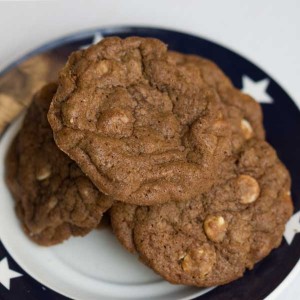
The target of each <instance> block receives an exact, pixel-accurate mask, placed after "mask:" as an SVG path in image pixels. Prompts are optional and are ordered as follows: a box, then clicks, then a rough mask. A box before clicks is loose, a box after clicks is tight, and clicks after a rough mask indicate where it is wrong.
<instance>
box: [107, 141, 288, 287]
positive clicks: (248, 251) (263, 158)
mask: <svg viewBox="0 0 300 300" xmlns="http://www.w3.org/2000/svg"><path fill="white" fill-rule="evenodd" d="M216 175H217V176H218V178H219V182H218V183H216V184H215V185H214V186H213V188H212V189H211V190H210V191H209V192H208V193H205V194H202V195H200V196H198V197H197V198H195V199H193V200H190V201H188V202H177V203H175V202H170V203H167V204H164V205H155V206H151V207H141V206H133V205H131V206H128V205H124V204H118V205H116V206H115V207H113V208H112V210H111V221H112V226H113V229H114V231H115V232H116V233H117V237H118V238H119V240H120V241H121V242H122V243H123V245H124V246H125V247H126V248H127V249H129V250H130V251H132V252H133V251H135V250H136V251H137V252H138V254H139V255H140V258H141V260H142V261H143V262H145V263H146V264H147V265H148V266H150V267H151V268H153V269H154V270H155V271H156V272H157V273H158V274H160V275H161V276H163V277H164V278H165V279H166V280H168V281H170V282H172V283H177V284H186V285H195V286H201V287H207V286H213V285H220V284H225V283H228V282H230V281H232V280H234V279H237V278H238V277H240V276H242V275H243V273H244V271H245V269H246V268H248V269H251V268H253V265H254V264H255V263H256V262H258V261H259V260H261V259H262V258H264V257H265V256H267V255H268V254H269V253H270V251H271V250H272V249H274V248H276V247H278V246H279V244H280V242H281V240H282V234H283V232H284V227H285V223H286V222H287V220H288V219H289V217H290V216H291V214H292V210H293V205H292V201H291V197H290V176H289V173H288V171H287V170H286V168H285V167H284V166H283V164H282V163H281V162H280V161H279V159H278V158H277V155H276V152H275V151H274V150H273V149H272V147H271V146H270V145H268V144H267V143H266V142H264V141H259V140H255V139H252V140H250V141H248V142H246V143H245V145H244V146H243V148H242V149H240V152H239V153H237V154H234V155H233V156H232V157H231V159H229V160H227V161H226V162H223V164H222V165H221V166H220V168H219V170H218V174H216ZM116 224H117V226H116Z"/></svg>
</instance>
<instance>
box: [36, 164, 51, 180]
mask: <svg viewBox="0 0 300 300" xmlns="http://www.w3.org/2000/svg"><path fill="white" fill-rule="evenodd" d="M50 175H51V166H50V165H48V164H45V165H44V166H43V167H42V168H40V169H38V170H37V172H36V179H37V180H39V181H42V180H45V179H47V178H48V177H49V176H50Z"/></svg>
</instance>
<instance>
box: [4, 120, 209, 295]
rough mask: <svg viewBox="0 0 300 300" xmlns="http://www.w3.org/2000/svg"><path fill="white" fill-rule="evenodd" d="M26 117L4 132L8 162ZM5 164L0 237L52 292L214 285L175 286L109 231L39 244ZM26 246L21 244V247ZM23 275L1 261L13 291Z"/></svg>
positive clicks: (167, 291)
mask: <svg viewBox="0 0 300 300" xmlns="http://www.w3.org/2000/svg"><path fill="white" fill-rule="evenodd" d="M21 121H22V118H19V120H18V122H16V123H14V124H13V126H11V127H10V128H9V130H8V131H7V132H6V133H5V136H4V137H3V139H1V144H0V161H1V162H3V161H4V158H5V155H6V153H7V148H8V147H9V146H10V144H11V140H12V138H13V137H14V136H15V134H16V132H17V131H18V130H19V127H20V125H21ZM3 174H4V165H3V164H1V165H0V191H1V201H0V236H1V241H2V243H3V244H4V246H5V248H6V249H7V250H8V251H9V253H10V255H11V256H12V257H13V258H14V260H15V261H16V262H17V263H18V264H19V265H20V266H21V267H22V268H23V269H24V270H25V271H26V272H27V273H28V274H30V275H31V276H32V277H33V278H35V279H37V280H38V281H39V282H41V283H42V284H44V285H45V286H47V287H50V288H52V289H53V290H55V291H57V292H60V293H61V294H64V295H66V296H68V297H70V298H73V299H78V300H98V299H105V300H106V299H107V300H109V299H112V300H118V299H131V300H134V299H153V300H173V299H186V298H189V299H190V298H194V297H196V296H199V295H202V294H204V293H206V292H207V291H209V290H210V289H203V290H199V289H197V288H193V287H187V286H183V285H172V284H169V283H168V282H167V281H164V280H163V279H162V278H161V277H160V276H158V275H156V274H155V273H154V272H153V271H152V270H151V269H149V268H147V267H146V266H144V265H143V264H142V263H141V262H139V260H138V257H137V256H134V255H131V254H130V253H128V252H127V251H124V249H123V248H122V246H121V245H120V243H119V242H118V241H117V240H116V238H115V236H114V235H113V234H112V232H111V231H110V230H109V229H102V230H94V231H93V232H92V233H90V234H89V235H87V236H86V237H84V240H83V238H71V239H69V240H68V241H66V242H64V243H63V244H60V245H57V246H54V247H40V246H37V245H36V244H35V243H33V242H31V241H30V240H29V239H28V238H27V237H26V236H25V235H24V233H23V231H22V229H21V226H20V224H19V221H18V219H17V217H16V214H15V210H14V201H13V199H12V197H11V195H10V193H9V190H8V189H7V187H6V184H5V182H4V178H3V177H4V176H3ZM20 245H22V247H20ZM19 275H20V276H21V274H19V273H16V272H13V271H12V270H9V269H8V264H7V261H6V259H4V260H3V261H1V262H0V280H1V283H2V284H4V285H5V286H6V288H7V289H9V283H10V279H12V278H15V277H18V276H19Z"/></svg>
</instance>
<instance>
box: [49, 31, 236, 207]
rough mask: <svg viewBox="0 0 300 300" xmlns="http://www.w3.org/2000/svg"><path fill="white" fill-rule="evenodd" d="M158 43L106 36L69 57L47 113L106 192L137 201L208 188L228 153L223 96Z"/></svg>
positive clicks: (61, 140)
mask: <svg viewBox="0 0 300 300" xmlns="http://www.w3.org/2000/svg"><path fill="white" fill-rule="evenodd" d="M169 56H170V55H169V53H168V51H167V47H166V45H165V44H163V43H162V42H160V41H158V40H155V39H144V38H137V37H131V38H127V39H123V40H122V39H120V38H106V39H104V40H103V41H101V42H100V43H99V44H97V45H94V46H91V47H90V48H89V49H87V50H84V51H78V52H75V53H73V54H72V55H71V57H70V58H69V60H68V63H67V65H66V66H65V68H64V69H63V70H62V72H61V73H60V80H59V87H58V91H57V93H56V95H55V97H54V99H53V101H52V104H51V106H50V110H49V113H48V119H49V122H50V124H51V127H52V129H53V131H54V138H55V141H56V143H57V145H58V146H59V147H60V149H62V150H63V151H64V152H65V153H67V154H68V155H69V156H70V157H71V158H72V159H73V160H74V161H76V162H77V163H78V165H79V166H80V168H81V169H82V170H83V171H84V172H85V174H87V176H89V178H90V179H91V180H92V181H93V182H94V184H95V185H96V186H97V187H98V188H99V189H100V190H101V191H102V192H104V193H105V194H108V195H111V196H112V197H114V198H115V199H117V200H120V201H123V202H126V203H133V204H138V205H152V204H157V203H165V202H168V201H186V200H188V199H190V198H191V197H194V196H196V195H197V194H199V193H201V192H205V191H208V190H209V188H210V187H211V186H212V184H213V183H214V180H215V176H214V173H215V171H216V169H217V167H218V165H219V163H220V162H221V161H222V160H223V159H224V158H226V157H227V156H228V154H229V153H230V152H231V143H230V139H231V130H230V126H229V124H228V122H227V120H226V118H225V117H224V109H223V105H222V103H221V100H220V97H219V95H218V94H217V92H216V91H215V89H214V88H211V87H209V85H208V84H207V83H206V82H205V81H204V79H203V76H202V74H201V72H200V71H199V68H198V67H197V66H193V65H192V64H189V65H188V64H185V65H181V64H180V63H177V61H176V60H174V59H171V58H170V57H169Z"/></svg>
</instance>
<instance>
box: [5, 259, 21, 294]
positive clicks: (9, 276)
mask: <svg viewBox="0 0 300 300" xmlns="http://www.w3.org/2000/svg"><path fill="white" fill-rule="evenodd" d="M20 276H23V275H22V274H20V273H18V272H16V271H13V270H11V269H10V268H9V266H8V262H7V258H6V257H5V258H3V259H2V260H1V262H0V283H2V284H3V285H4V286H5V287H6V288H7V289H8V290H9V288H10V280H11V279H12V278H16V277H20Z"/></svg>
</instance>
